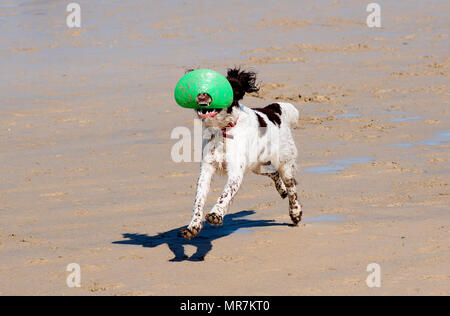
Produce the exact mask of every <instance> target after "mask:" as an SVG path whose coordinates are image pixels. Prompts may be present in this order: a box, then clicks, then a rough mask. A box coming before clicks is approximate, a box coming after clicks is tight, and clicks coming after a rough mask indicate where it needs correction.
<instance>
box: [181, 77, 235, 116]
mask: <svg viewBox="0 0 450 316" xmlns="http://www.w3.org/2000/svg"><path fill="white" fill-rule="evenodd" d="M200 93H208V94H209V95H210V96H211V98H212V102H211V104H210V105H209V106H207V107H206V106H200V105H199V104H198V103H197V101H196V97H197V95H198V94H200ZM175 101H177V103H178V105H180V106H182V107H184V108H191V109H213V108H214V109H223V108H227V107H229V106H230V105H231V104H232V103H233V88H232V87H231V84H230V82H229V81H228V79H227V78H225V76H223V75H221V74H220V73H218V72H217V71H214V70H210V69H197V70H194V71H191V72H189V73H187V74H185V75H184V76H183V77H182V78H181V79H180V81H178V83H177V86H176V87H175Z"/></svg>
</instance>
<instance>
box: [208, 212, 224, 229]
mask: <svg viewBox="0 0 450 316" xmlns="http://www.w3.org/2000/svg"><path fill="white" fill-rule="evenodd" d="M205 220H206V221H207V222H208V223H210V224H211V225H215V226H220V225H222V224H223V217H222V216H220V215H217V214H215V213H209V214H207V215H206V217H205Z"/></svg>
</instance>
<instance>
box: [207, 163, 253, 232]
mask: <svg viewBox="0 0 450 316" xmlns="http://www.w3.org/2000/svg"><path fill="white" fill-rule="evenodd" d="M243 177H244V169H243V168H242V167H241V168H239V169H237V170H233V169H232V170H230V172H229V173H228V181H227V184H226V185H225V189H224V190H223V193H222V195H221V196H220V197H219V199H218V200H217V203H216V205H214V207H213V208H212V210H211V212H210V213H208V214H207V215H206V217H205V219H206V220H207V221H208V222H209V223H210V224H212V225H217V226H218V225H222V223H223V217H224V216H225V214H226V212H227V211H228V207H229V206H230V203H231V201H232V200H233V198H234V196H235V195H236V193H237V191H238V190H239V187H240V186H241V183H242V179H243Z"/></svg>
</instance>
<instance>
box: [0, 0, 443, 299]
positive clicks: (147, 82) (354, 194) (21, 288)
mask: <svg viewBox="0 0 450 316" xmlns="http://www.w3.org/2000/svg"><path fill="white" fill-rule="evenodd" d="M78 2H79V3H80V5H81V8H82V28H81V29H77V30H69V29H68V28H67V27H66V25H65V16H66V12H65V5H66V4H63V3H61V1H50V0H47V1H29V0H19V1H6V3H5V2H3V3H4V4H1V5H0V27H1V30H2V31H1V32H2V37H1V39H0V60H1V67H2V76H1V77H0V98H1V99H0V218H1V220H0V295H10V294H13V295H18V294H19V295H24V294H31V295H48V294H56V295H90V294H96V295H99V294H101V295H141V294H142V295H315V294H319V295H356V294H362V295H394V294H395V295H431V294H436V295H449V294H450V265H449V262H450V240H449V229H450V227H449V225H450V212H449V204H450V187H449V184H450V166H449V160H450V150H449V148H450V123H449V117H450V110H449V109H450V107H449V105H450V104H449V100H450V98H449V94H450V90H449V74H450V58H449V45H448V43H449V38H448V31H449V26H450V25H449V21H448V16H449V10H450V5H449V3H448V1H443V0H442V1H426V2H418V1H414V5H413V6H412V5H411V3H412V2H411V1H378V3H379V4H380V5H381V8H382V28H379V29H370V28H368V27H367V26H366V24H365V20H366V17H367V15H368V13H366V12H365V5H366V4H362V3H361V1H356V0H349V1H314V2H312V1H311V2H307V1H304V2H303V1H246V2H245V3H241V2H239V1H221V2H218V1H206V2H197V1H195V2H194V1H174V0H171V1H167V0H165V1H152V2H151V3H150V2H147V1H126V2H124V1H117V0H114V1H106V0H99V1H95V5H94V4H93V3H92V1H81V0H80V1H78ZM200 3H201V4H200ZM237 8H238V9H237ZM233 65H243V66H245V67H253V68H254V69H256V70H257V71H258V72H259V74H260V80H261V81H262V84H263V86H262V90H261V92H260V93H259V94H255V95H253V96H249V97H247V98H246V99H245V100H244V104H246V105H250V106H259V105H265V104H268V103H269V102H270V103H272V102H273V101H276V100H280V101H281V100H286V101H290V102H292V103H294V104H296V106H297V108H298V109H299V110H300V113H301V119H300V122H299V123H300V124H299V128H298V129H296V130H295V131H294V135H295V140H296V142H297V145H298V147H299V150H300V156H299V163H298V169H299V170H298V175H297V177H298V179H299V182H300V186H299V187H300V197H301V200H302V203H303V206H304V214H305V216H304V219H305V222H304V224H303V225H301V226H300V227H297V228H292V227H288V226H286V224H287V223H289V216H288V204H287V201H284V200H280V198H279V197H278V194H277V192H276V191H275V189H274V188H273V187H272V184H271V183H270V180H269V179H267V178H264V177H258V176H255V175H249V176H247V177H246V178H245V180H244V185H243V187H242V189H241V191H240V192H239V194H238V196H237V198H236V200H235V202H234V204H233V205H232V207H231V209H230V213H229V216H228V217H227V218H226V222H225V225H224V227H220V228H212V227H207V228H206V229H205V230H204V231H203V232H202V235H201V236H200V237H199V238H197V239H195V240H193V241H191V242H184V241H182V240H181V239H180V238H179V237H177V231H178V230H179V228H180V227H182V226H184V225H186V224H187V223H188V222H189V220H190V216H191V206H192V202H193V198H194V194H195V182H196V178H197V175H198V168H199V166H198V165H199V164H198V163H180V164H177V163H174V162H173V161H172V160H171V158H170V150H171V147H172V146H173V144H174V143H175V142H176V140H173V139H171V138H170V133H171V131H172V129H173V128H175V127H177V126H187V127H189V128H190V129H193V117H194V113H193V112H192V111H190V110H184V109H180V108H179V107H177V106H176V105H175V102H174V100H173V97H172V89H173V87H174V84H175V83H176V81H177V79H178V78H179V77H180V76H181V75H182V74H183V72H184V69H185V68H188V67H200V66H201V67H208V68H213V69H216V70H219V71H222V72H224V70H225V69H226V68H227V67H229V66H233ZM223 184H224V179H222V178H217V179H216V181H215V182H214V185H213V190H212V192H211V194H210V199H209V200H208V205H207V210H208V209H210V208H211V207H212V205H213V203H214V201H215V199H216V197H217V196H218V195H219V194H220V191H221V188H222V186H223ZM197 249H198V251H197ZM195 252H197V254H195ZM184 256H186V257H184ZM192 256H193V257H192ZM202 257H203V259H204V260H199V259H201V258H202ZM174 258H177V259H176V260H172V259H174ZM171 260H172V261H171ZM174 261H175V262H174ZM69 263H78V264H80V266H81V269H82V274H81V277H82V286H81V288H76V289H72V288H68V287H67V286H66V278H67V276H68V272H66V266H67V265H68V264H69ZM370 263H378V264H379V265H380V266H381V276H382V286H381V288H368V286H367V285H366V278H367V276H368V274H369V273H368V272H367V271H366V267H367V265H368V264H370Z"/></svg>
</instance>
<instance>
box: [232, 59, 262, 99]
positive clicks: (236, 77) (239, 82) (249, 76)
mask: <svg viewBox="0 0 450 316" xmlns="http://www.w3.org/2000/svg"><path fill="white" fill-rule="evenodd" d="M227 79H228V81H229V82H230V84H231V87H232V88H233V93H234V102H237V101H239V100H242V98H244V95H245V94H246V93H252V92H257V91H259V85H258V84H257V83H256V72H254V71H249V70H242V69H241V68H240V67H235V68H230V69H228V72H227Z"/></svg>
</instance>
